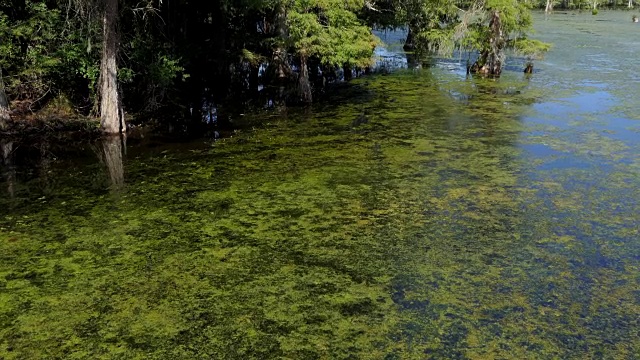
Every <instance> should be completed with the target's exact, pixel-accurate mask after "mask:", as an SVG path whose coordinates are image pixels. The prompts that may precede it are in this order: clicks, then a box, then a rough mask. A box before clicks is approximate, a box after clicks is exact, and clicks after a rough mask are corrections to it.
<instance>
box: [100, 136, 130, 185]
mask: <svg viewBox="0 0 640 360" xmlns="http://www.w3.org/2000/svg"><path fill="white" fill-rule="evenodd" d="M125 149H126V138H125V137H124V136H119V135H114V136H105V137H104V138H103V139H102V152H99V157H100V160H101V161H102V163H104V164H105V166H106V167H107V170H108V172H109V181H110V185H111V187H112V189H114V190H118V189H122V187H123V186H124V166H123V164H122V154H123V152H124V151H125Z"/></svg>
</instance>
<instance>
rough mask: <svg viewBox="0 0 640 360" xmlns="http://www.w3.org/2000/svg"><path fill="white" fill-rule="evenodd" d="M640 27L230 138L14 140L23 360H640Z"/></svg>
mask: <svg viewBox="0 0 640 360" xmlns="http://www.w3.org/2000/svg"><path fill="white" fill-rule="evenodd" d="M630 18H631V14H630V13H628V12H606V11H602V12H601V13H600V14H599V15H598V16H597V17H593V16H591V15H590V14H589V15H586V14H554V15H553V16H552V17H550V18H549V19H548V20H544V17H543V16H542V15H538V16H536V28H537V29H538V33H537V37H539V38H540V39H542V40H546V41H550V42H553V43H554V44H555V47H554V49H553V50H552V52H551V53H549V54H548V55H547V57H546V59H545V60H543V61H538V62H537V63H536V72H535V74H533V76H531V77H525V75H524V74H522V73H521V72H520V70H518V71H506V72H505V73H504V76H503V77H502V78H500V79H499V80H491V79H482V78H466V76H465V74H464V67H463V66H461V65H460V64H458V65H456V64H455V62H453V63H452V62H442V63H439V65H438V66H435V67H431V68H425V69H421V70H400V71H396V72H392V73H390V74H387V75H376V76H370V77H364V78H361V79H357V80H354V81H353V82H352V83H351V84H350V85H349V86H348V87H345V89H343V90H341V91H340V92H339V93H337V94H336V98H335V99H333V100H330V101H328V102H326V103H323V104H320V105H316V106H314V107H312V108H310V109H307V110H303V109H293V110H292V109H289V110H288V111H287V112H282V113H274V112H269V113H264V114H253V115H245V116H244V117H242V118H239V119H237V122H236V126H237V131H235V132H234V133H233V134H232V135H231V136H225V137H223V138H222V139H219V140H217V141H215V140H213V139H211V140H202V141H198V142H193V143H188V144H170V143H161V142H157V141H156V142H153V141H152V142H133V141H131V140H130V141H128V143H127V144H123V143H122V142H121V141H120V139H117V138H116V139H110V140H108V141H105V142H103V143H92V144H84V145H82V144H81V145H79V146H77V147H72V148H67V149H66V150H63V149H62V148H60V147H56V146H55V145H53V144H39V145H38V146H35V145H27V144H20V143H18V142H15V143H14V142H10V141H8V140H3V143H2V149H3V154H6V156H4V157H3V159H4V164H3V168H2V176H3V182H2V183H1V184H0V186H1V187H2V191H3V193H2V196H1V197H0V207H1V208H2V210H1V211H2V212H1V215H0V231H1V232H0V358H3V359H44V358H46V359H56V358H65V359H66V358H74V359H76V358H77V359H81V358H82V359H84V358H87V359H96V358H123V359H131V358H158V359H195V358H198V359H200V358H202V359H206V358H221V359H222V358H224V359H271V358H286V359H320V358H322V359H346V358H350V359H355V358H362V359H494V358H495V359H498V358H500V359H535V358H540V359H552V358H562V359H568V358H572V359H587V358H596V359H600V358H602V359H634V358H637V357H638V355H639V354H640V338H639V337H638V332H639V330H640V324H639V318H638V317H639V315H638V314H640V272H639V270H640V233H639V227H640V215H638V214H640V205H639V202H638V200H640V156H639V154H640V119H639V117H638V115H637V112H636V111H637V109H638V108H640V100H639V99H638V98H637V96H635V93H634V92H636V91H637V89H638V80H639V79H638V76H639V75H638V73H639V71H640V59H639V58H638V57H637V56H635V55H634V54H635V50H636V49H637V48H638V45H640V37H638V32H639V31H640V27H639V26H638V25H637V24H633V23H631V21H630ZM517 62H518V60H513V63H512V64H511V66H513V68H514V69H521V68H520V67H519V65H518V63H517ZM125 149H126V154H124V155H122V154H123V151H124V150H125Z"/></svg>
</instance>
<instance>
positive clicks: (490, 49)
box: [471, 10, 505, 76]
mask: <svg viewBox="0 0 640 360" xmlns="http://www.w3.org/2000/svg"><path fill="white" fill-rule="evenodd" d="M504 47H505V40H504V33H503V31H502V22H501V20H500V12H499V11H498V10H493V12H492V13H491V21H490V22H489V39H488V44H487V47H486V48H485V49H484V50H483V51H482V52H481V53H480V58H479V59H478V61H476V63H475V64H474V65H473V66H472V68H471V71H472V72H477V73H481V74H487V75H495V76H499V75H500V73H502V62H503V59H504Z"/></svg>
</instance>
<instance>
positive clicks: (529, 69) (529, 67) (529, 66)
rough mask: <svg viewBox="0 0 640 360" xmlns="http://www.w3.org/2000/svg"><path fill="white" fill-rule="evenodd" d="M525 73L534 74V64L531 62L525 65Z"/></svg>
mask: <svg viewBox="0 0 640 360" xmlns="http://www.w3.org/2000/svg"><path fill="white" fill-rule="evenodd" d="M524 73H525V74H533V64H531V63H529V64H527V66H525V68H524Z"/></svg>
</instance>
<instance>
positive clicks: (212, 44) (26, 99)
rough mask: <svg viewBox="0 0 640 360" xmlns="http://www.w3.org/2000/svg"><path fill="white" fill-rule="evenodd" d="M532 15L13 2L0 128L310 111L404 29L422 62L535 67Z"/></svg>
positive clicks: (176, 1) (454, 9)
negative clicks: (45, 121)
mask: <svg viewBox="0 0 640 360" xmlns="http://www.w3.org/2000/svg"><path fill="white" fill-rule="evenodd" d="M542 5H543V4H542V3H541V4H537V5H536V6H537V7H542ZM530 8H531V4H530V3H529V2H524V1H518V0H488V1H453V0H449V1H445V2H435V1H431V0H418V1H415V0H411V1H409V0H380V1H375V2H372V1H365V0H354V1H350V2H347V3H346V4H345V3H344V2H343V1H337V0H329V1H316V0H313V1H279V0H276V1H264V0H258V1H251V2H242V1H240V2H238V1H228V0H215V1H211V2H206V3H202V4H197V5H196V4H192V3H187V2H185V1H183V0H171V1H160V2H155V1H149V2H143V3H140V2H134V1H128V0H123V1H116V0H106V1H103V2H87V1H71V2H64V3H58V2H50V1H43V0H7V1H4V2H1V3H0V39H1V42H2V46H0V74H1V76H0V128H4V127H5V126H7V125H8V123H9V122H10V121H11V120H15V119H20V118H22V117H23V116H25V117H26V118H27V119H28V118H30V117H31V116H32V113H36V114H37V113H39V112H40V110H43V109H47V108H54V109H55V108H56V107H59V106H61V107H62V110H65V111H66V109H72V110H73V111H72V114H73V115H75V116H72V117H77V118H83V119H84V118H87V119H91V118H99V119H100V130H101V131H102V132H105V133H119V132H124V131H126V129H127V124H126V123H127V121H126V120H127V119H125V117H127V118H128V117H133V118H139V119H146V118H152V119H160V120H164V119H184V120H185V121H191V120H192V119H202V118H204V117H206V116H207V115H211V110H212V109H215V108H218V107H219V106H220V105H221V104H222V105H226V104H227V103H229V102H232V101H233V102H240V103H241V104H242V105H247V104H250V105H252V106H255V99H267V101H271V102H272V103H282V104H306V103H311V102H313V101H314V98H316V97H317V96H318V95H319V94H320V93H322V92H323V91H324V90H323V89H325V88H326V86H327V85H328V84H333V83H336V82H337V81H340V80H345V81H348V80H350V79H351V78H352V77H355V76H358V75H359V74H361V73H367V72H368V71H369V69H370V68H371V66H372V65H373V62H374V57H373V54H374V50H375V48H376V47H377V46H378V45H380V43H381V42H380V40H379V39H378V38H377V37H376V36H375V35H374V34H373V33H372V29H400V28H404V29H408V30H409V33H408V36H407V39H406V43H405V49H408V50H410V51H411V52H413V53H414V54H415V55H416V56H417V57H422V56H426V55H437V56H448V55H450V54H452V53H453V52H454V51H463V52H466V53H469V54H473V58H474V63H473V66H470V69H472V70H473V71H476V72H479V73H482V74H486V75H488V76H499V75H500V72H501V71H502V64H503V62H504V56H505V51H506V50H508V49H515V50H516V51H517V52H519V53H520V54H521V55H522V56H527V57H529V58H530V59H531V61H533V60H534V59H535V58H538V57H540V56H541V55H542V54H543V53H544V52H545V51H547V50H548V48H549V46H548V45H547V44H542V43H540V42H535V41H529V40H528V39H527V37H526V34H527V33H528V32H529V31H530V30H531V26H532V23H531V14H530ZM61 99H62V100H61ZM239 99H241V100H240V101H238V100H239ZM56 101H57V102H58V105H57V106H56ZM252 106H250V107H252ZM65 108H66V109H65ZM24 109H28V111H23V110H24ZM55 110H60V109H55ZM127 114H129V116H127ZM39 117H41V118H47V116H39ZM64 118H66V116H65V117H64ZM26 123H29V122H28V121H27V122H26Z"/></svg>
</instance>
